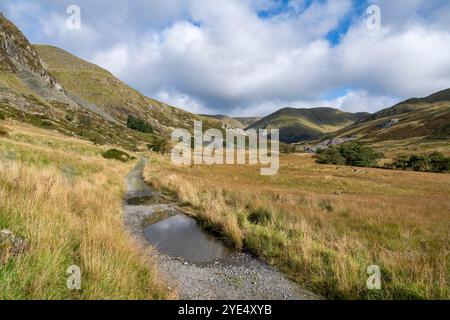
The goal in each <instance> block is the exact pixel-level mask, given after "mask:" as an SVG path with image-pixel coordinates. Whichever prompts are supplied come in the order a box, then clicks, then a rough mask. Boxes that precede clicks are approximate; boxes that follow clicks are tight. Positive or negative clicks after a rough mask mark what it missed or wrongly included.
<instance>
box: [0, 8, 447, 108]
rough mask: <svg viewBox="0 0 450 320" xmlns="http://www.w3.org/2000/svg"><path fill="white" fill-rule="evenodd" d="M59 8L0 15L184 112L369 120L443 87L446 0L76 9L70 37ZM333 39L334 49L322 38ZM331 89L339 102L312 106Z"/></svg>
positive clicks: (17, 10)
mask: <svg viewBox="0 0 450 320" xmlns="http://www.w3.org/2000/svg"><path fill="white" fill-rule="evenodd" d="M370 2H376V3H377V4H378V5H380V7H381V10H382V11H381V12H382V27H383V28H382V30H380V31H370V30H368V29H367V27H366V23H365V16H364V12H365V10H364V8H365V6H367V5H368V4H369V3H370ZM69 4H72V3H71V1H66V0H61V1H58V2H56V1H52V0H42V1H40V2H39V4H37V3H36V2H34V1H31V0H15V1H14V2H12V1H9V0H6V1H3V2H2V4H0V8H5V10H6V14H7V16H9V17H11V19H12V20H13V21H14V22H16V23H18V24H19V26H20V27H21V28H22V29H23V30H24V31H25V33H26V34H27V35H28V36H29V37H31V39H32V40H33V41H35V42H40V43H51V44H55V45H58V46H61V47H63V48H64V49H68V50H69V51H71V52H73V53H75V54H77V55H79V56H81V57H82V58H84V59H88V60H89V61H92V62H94V63H97V64H99V65H101V66H103V67H105V68H106V69H108V70H110V71H112V72H113V73H114V74H115V75H117V76H118V77H119V78H121V79H122V80H124V81H126V82H127V83H129V84H131V85H132V86H133V87H136V88H137V89H139V90H141V91H143V92H144V93H146V94H147V95H149V96H151V97H155V98H159V99H161V100H164V101H165V102H167V103H170V104H173V105H176V106H178V107H183V108H185V109H188V110H190V111H192V112H202V113H206V112H210V113H225V114H233V115H265V114H267V113H271V112H273V111H276V110H277V109H279V108H281V107H286V106H297V107H316V106H334V107H339V108H342V109H343V110H347V111H364V110H365V111H371V112H373V111H377V110H379V109H380V108H382V107H387V106H389V103H394V102H397V101H399V100H400V99H403V98H409V97H411V96H423V95H427V94H430V93H433V92H435V91H437V90H440V89H444V88H448V87H450V55H448V52H450V28H449V26H450V23H449V19H448V13H450V4H449V2H448V1H443V0H434V1H430V0H427V1H425V0H408V1H406V0H402V1H400V0H399V1H385V0H379V1H368V3H364V1H356V0H354V1H351V0H333V1H330V0H329V1H318V0H315V1H306V0H292V1H289V2H284V1H275V0H217V1H209V0H185V1H182V0H168V1H156V0H155V1H144V0H136V1H133V2H124V1H106V0H98V1H95V2H92V1H87V0H79V1H78V4H79V5H80V7H81V9H82V19H83V20H82V22H83V29H82V30H81V31H77V32H73V31H69V30H67V29H65V28H64V25H65V19H66V18H67V15H66V13H65V9H66V7H67V6H68V5H69ZM358 7H362V8H363V10H362V11H361V10H359V11H358V10H357V8H358ZM346 24H348V26H347V27H345V25H346ZM333 32H338V33H339V34H341V38H340V41H339V42H337V43H331V42H330V41H329V40H328V36H329V34H330V33H333ZM342 88H344V90H343V91H342ZM336 91H342V93H341V96H339V97H336V98H334V99H331V100H330V99H326V98H323V97H326V96H327V95H329V94H330V93H332V92H336Z"/></svg>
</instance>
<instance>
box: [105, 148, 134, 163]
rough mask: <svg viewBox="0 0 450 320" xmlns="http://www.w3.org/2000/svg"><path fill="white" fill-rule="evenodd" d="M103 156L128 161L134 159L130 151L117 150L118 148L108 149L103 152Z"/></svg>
mask: <svg viewBox="0 0 450 320" xmlns="http://www.w3.org/2000/svg"><path fill="white" fill-rule="evenodd" d="M102 156H103V158H105V159H112V160H118V161H121V162H128V161H130V160H133V159H134V158H133V157H131V156H130V155H129V154H128V153H125V152H123V151H121V150H117V149H110V150H108V151H105V152H103V153H102Z"/></svg>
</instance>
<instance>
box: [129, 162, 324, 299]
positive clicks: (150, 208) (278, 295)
mask: <svg viewBox="0 0 450 320" xmlns="http://www.w3.org/2000/svg"><path fill="white" fill-rule="evenodd" d="M147 164H148V160H146V159H141V161H140V162H139V163H138V164H137V165H136V167H135V168H134V169H133V170H132V171H131V172H130V174H129V175H128V176H127V179H126V182H127V189H128V191H127V194H126V196H125V201H124V223H125V227H126V228H127V230H128V231H129V232H130V233H131V235H132V236H133V237H134V238H135V239H136V240H137V241H138V243H139V244H140V245H141V246H142V248H143V252H145V254H148V255H151V256H152V257H153V258H156V260H157V267H158V270H159V273H160V274H161V275H162V276H163V277H164V280H166V282H167V283H168V284H169V286H171V287H172V288H175V289H176V291H177V292H178V294H179V297H180V298H181V299H186V300H315V299H319V297H318V296H317V295H315V294H313V293H312V292H310V291H308V290H305V289H303V288H301V287H300V286H299V285H297V284H295V283H294V282H292V281H290V280H288V279H287V278H286V277H285V276H284V275H283V274H282V273H281V272H279V271H277V270H275V269H274V268H272V267H270V266H268V265H267V264H266V263H264V262H263V261H261V260H260V259H257V258H255V257H253V256H251V255H250V254H247V253H242V252H235V253H232V259H231V260H232V262H231V263H229V262H228V263H226V264H222V263H220V262H214V263H211V264H208V265H194V264H189V263H187V262H184V261H181V260H180V259H177V258H173V257H169V256H167V255H165V254H163V253H160V252H157V251H156V250H155V249H153V248H152V247H151V245H150V244H149V243H148V241H147V240H146V238H145V237H144V233H143V224H144V222H145V221H146V220H147V219H148V218H149V217H151V216H152V215H153V214H155V213H156V212H161V211H164V212H169V213H172V214H179V213H181V211H180V209H178V208H177V207H176V205H175V204H155V205H140V206H132V205H128V204H127V200H129V199H132V198H135V197H144V196H145V197H148V196H150V197H151V196H155V197H158V196H160V194H159V193H157V192H155V191H154V190H152V189H151V188H150V187H149V186H148V185H147V184H146V183H145V182H144V179H143V170H144V168H145V166H146V165H147Z"/></svg>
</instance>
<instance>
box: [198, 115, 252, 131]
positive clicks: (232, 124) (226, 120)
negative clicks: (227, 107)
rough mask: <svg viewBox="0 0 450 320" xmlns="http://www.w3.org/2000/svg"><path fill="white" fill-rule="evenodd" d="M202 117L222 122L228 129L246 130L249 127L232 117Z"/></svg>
mask: <svg viewBox="0 0 450 320" xmlns="http://www.w3.org/2000/svg"><path fill="white" fill-rule="evenodd" d="M201 116H202V117H205V118H210V119H212V120H217V121H220V122H221V123H222V126H223V127H228V128H232V129H245V128H246V127H247V126H246V125H245V124H243V123H242V122H240V121H239V120H237V119H235V118H232V117H229V116H225V115H206V114H203V115H201Z"/></svg>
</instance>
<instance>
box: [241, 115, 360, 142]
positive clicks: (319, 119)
mask: <svg viewBox="0 0 450 320" xmlns="http://www.w3.org/2000/svg"><path fill="white" fill-rule="evenodd" d="M368 115H369V114H368V113H349V112H343V111H341V110H338V109H334V108H311V109H296V108H284V109H281V110H279V111H277V112H275V113H273V114H271V115H269V116H267V117H264V118H262V119H260V120H259V121H257V122H255V123H254V124H252V125H250V126H249V129H270V128H278V129H280V140H281V141H282V142H284V143H296V142H301V141H306V140H309V139H313V138H317V137H319V136H321V135H323V134H324V133H329V132H333V131H337V130H340V129H342V128H345V127H347V126H349V125H351V124H354V123H356V122H358V121H360V120H361V119H364V118H366V117H367V116H368Z"/></svg>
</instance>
